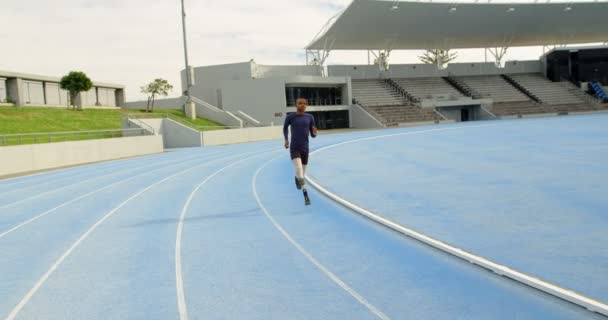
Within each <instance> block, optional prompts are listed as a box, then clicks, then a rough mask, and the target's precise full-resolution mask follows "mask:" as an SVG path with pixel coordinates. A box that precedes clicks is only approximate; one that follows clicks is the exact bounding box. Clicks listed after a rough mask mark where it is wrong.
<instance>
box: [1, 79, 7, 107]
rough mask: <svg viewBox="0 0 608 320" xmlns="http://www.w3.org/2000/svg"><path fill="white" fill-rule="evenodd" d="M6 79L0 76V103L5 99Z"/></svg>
mask: <svg viewBox="0 0 608 320" xmlns="http://www.w3.org/2000/svg"><path fill="white" fill-rule="evenodd" d="M6 97H7V94H6V79H4V78H0V103H2V102H5V101H6Z"/></svg>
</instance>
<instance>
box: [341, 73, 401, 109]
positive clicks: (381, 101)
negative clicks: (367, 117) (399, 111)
mask: <svg viewBox="0 0 608 320" xmlns="http://www.w3.org/2000/svg"><path fill="white" fill-rule="evenodd" d="M352 88H353V97H354V98H355V100H356V101H357V103H359V104H360V105H361V106H364V107H372V106H398V105H405V104H407V103H408V102H407V100H406V99H405V98H404V97H403V96H402V95H401V93H399V92H398V91H397V90H396V89H394V88H393V87H391V86H390V85H388V84H387V83H385V82H384V80H352Z"/></svg>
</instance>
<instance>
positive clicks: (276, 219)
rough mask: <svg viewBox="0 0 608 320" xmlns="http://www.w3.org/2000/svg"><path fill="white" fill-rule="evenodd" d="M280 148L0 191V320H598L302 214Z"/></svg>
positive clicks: (332, 211)
mask: <svg viewBox="0 0 608 320" xmlns="http://www.w3.org/2000/svg"><path fill="white" fill-rule="evenodd" d="M456 127H457V126H456ZM462 127H463V129H466V127H467V125H462ZM433 128H437V127H433ZM408 130H410V131H416V130H418V131H419V130H425V128H417V129H400V130H385V131H370V132H358V133H349V134H336V135H326V136H321V137H319V138H318V139H317V140H314V141H313V143H314V145H313V146H314V148H315V149H317V148H321V147H323V146H329V145H333V144H336V143H340V142H345V141H351V140H356V139H361V138H366V137H372V136H379V135H386V134H387V133H399V132H404V131H408ZM280 145H281V142H276V141H275V142H263V143H255V144H246V145H236V146H224V147H214V148H201V149H183V150H175V151H172V152H168V153H164V154H161V155H155V156H148V157H141V158H136V159H130V160H123V161H114V162H108V163H103V164H96V165H89V166H83V167H78V168H71V169H67V170H60V171H54V172H49V173H45V174H39V175H34V176H28V177H22V178H17V179H11V180H5V181H0V257H2V259H0V317H4V318H6V319H605V318H604V317H602V316H600V315H598V314H594V313H591V312H589V311H587V310H585V309H583V308H580V307H578V306H575V305H573V304H571V303H567V302H564V301H562V300H560V299H557V298H554V297H552V296H549V295H547V294H544V293H541V292H539V291H537V290H534V289H531V288H529V287H527V286H524V285H521V284H518V283H516V282H514V281H511V280H508V279H506V278H503V277H500V276H497V275H495V274H493V273H491V272H487V271H485V270H484V269H481V268H479V267H476V266H473V265H470V264H469V263H466V262H463V261H461V260H459V259H457V258H454V257H452V256H449V255H447V254H445V253H442V252H440V251H438V250H435V249H431V248H429V247H428V246H426V245H423V244H421V243H419V242H417V241H415V240H412V239H409V238H406V237H404V236H402V235H400V234H397V233H395V232H392V231H389V230H388V229H386V228H384V227H382V226H379V225H377V224H375V223H373V222H371V221H369V220H367V219H365V218H362V217H360V216H358V215H356V214H353V212H351V211H349V210H348V209H345V208H343V207H341V206H339V205H337V204H336V203H334V202H333V201H332V200H329V199H327V198H324V197H322V196H321V195H320V194H318V193H317V192H316V191H315V190H311V198H312V200H313V205H312V206H310V207H305V206H303V200H302V196H301V194H300V193H298V192H296V190H295V188H294V186H293V177H292V176H293V174H292V169H291V162H290V161H289V159H288V155H287V153H286V151H285V150H284V149H281V148H280ZM318 157H321V155H319V156H318ZM312 161H315V160H314V158H313V160H312ZM312 165H313V167H311V170H313V169H314V162H313V164H312ZM339 178H340V177H339V175H338V176H337V177H336V179H339ZM361 184H362V185H361V188H365V185H364V182H361Z"/></svg>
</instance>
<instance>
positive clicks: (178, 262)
mask: <svg viewBox="0 0 608 320" xmlns="http://www.w3.org/2000/svg"><path fill="white" fill-rule="evenodd" d="M268 152H272V151H271V150H267V151H261V152H260V154H259V155H265V154H266V153H268ZM259 155H255V156H253V157H257V156H259ZM251 158H252V157H247V158H245V159H242V160H239V161H235V162H233V163H231V164H229V165H227V166H225V167H223V168H221V169H219V170H217V171H215V172H214V173H213V174H211V175H210V176H208V177H207V178H205V180H203V181H202V182H201V183H199V184H198V185H197V186H196V187H195V188H194V190H192V192H191V193H190V195H189V196H188V200H186V202H185V203H184V206H183V208H182V211H181V213H180V215H179V222H178V223H177V235H176V237H175V283H176V289H177V307H178V312H179V318H180V320H187V319H188V308H187V306H186V295H185V292H184V277H183V272H182V254H181V252H182V234H183V230H184V219H185V217H186V213H187V212H188V209H189V208H190V203H191V202H192V199H194V195H195V194H196V193H197V192H198V191H199V190H200V188H202V187H203V186H204V185H205V184H207V182H209V180H211V179H213V178H214V177H215V176H217V175H218V174H220V173H222V172H223V171H225V170H226V169H228V168H231V167H234V166H235V165H237V164H239V163H242V162H244V161H247V160H249V159H251Z"/></svg>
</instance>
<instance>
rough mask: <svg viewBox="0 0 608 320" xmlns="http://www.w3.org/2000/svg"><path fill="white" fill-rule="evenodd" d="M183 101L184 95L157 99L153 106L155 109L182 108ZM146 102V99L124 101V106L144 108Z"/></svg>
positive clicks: (136, 108)
mask: <svg viewBox="0 0 608 320" xmlns="http://www.w3.org/2000/svg"><path fill="white" fill-rule="evenodd" d="M185 101H186V99H185V98H184V97H179V98H167V99H158V100H156V101H155V102H154V108H155V109H176V110H182V109H183V106H184V102H185ZM147 103H148V101H147V100H140V101H131V102H126V103H125V105H124V107H125V108H127V109H135V110H140V109H146V104H147Z"/></svg>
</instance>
